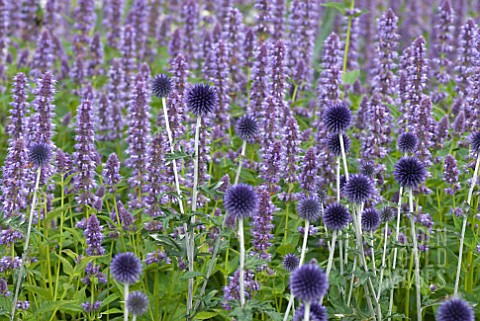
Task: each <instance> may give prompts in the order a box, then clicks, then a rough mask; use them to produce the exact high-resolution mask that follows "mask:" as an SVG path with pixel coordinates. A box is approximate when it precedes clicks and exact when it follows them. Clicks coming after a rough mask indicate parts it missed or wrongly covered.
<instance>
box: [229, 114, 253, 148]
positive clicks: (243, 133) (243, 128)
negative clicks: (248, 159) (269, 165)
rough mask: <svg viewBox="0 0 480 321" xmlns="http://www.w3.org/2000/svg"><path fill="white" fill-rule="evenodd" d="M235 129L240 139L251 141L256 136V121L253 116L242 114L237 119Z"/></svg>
mask: <svg viewBox="0 0 480 321" xmlns="http://www.w3.org/2000/svg"><path fill="white" fill-rule="evenodd" d="M235 131H236V132H237V135H238V137H240V138H241V139H242V140H245V141H247V142H251V141H253V140H254V139H255V137H256V136H257V132H258V122H257V120H256V119H255V117H253V116H250V115H243V116H242V117H240V118H239V119H238V120H237V124H236V125H235Z"/></svg>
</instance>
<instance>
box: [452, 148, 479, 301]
mask: <svg viewBox="0 0 480 321" xmlns="http://www.w3.org/2000/svg"><path fill="white" fill-rule="evenodd" d="M479 163H480V153H478V155H477V162H476V163H475V170H474V171H473V178H472V183H471V184H470V189H469V191H468V198H467V204H468V206H469V207H470V206H471V205H472V195H473V190H474V188H475V185H477V177H478V167H479ZM469 210H470V209H469ZM466 227H467V213H466V214H465V215H464V216H463V223H462V234H461V235H460V247H459V249H458V265H457V275H456V277H455V287H454V289H453V295H457V293H458V284H459V283H460V272H461V270H462V257H463V242H464V241H465V229H466Z"/></svg>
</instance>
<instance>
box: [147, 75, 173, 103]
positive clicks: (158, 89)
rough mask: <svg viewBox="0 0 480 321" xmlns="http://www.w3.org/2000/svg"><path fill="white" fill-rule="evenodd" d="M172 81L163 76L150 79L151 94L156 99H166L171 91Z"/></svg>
mask: <svg viewBox="0 0 480 321" xmlns="http://www.w3.org/2000/svg"><path fill="white" fill-rule="evenodd" d="M172 87H173V85H172V80H171V79H170V77H168V76H167V75H165V74H160V75H156V76H155V77H153V79H152V94H153V95H154V96H155V97H158V98H166V97H168V95H170V92H171V91H172Z"/></svg>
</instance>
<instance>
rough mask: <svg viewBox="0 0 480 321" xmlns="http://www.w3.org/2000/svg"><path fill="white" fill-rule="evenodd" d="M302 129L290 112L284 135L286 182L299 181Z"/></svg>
mask: <svg viewBox="0 0 480 321" xmlns="http://www.w3.org/2000/svg"><path fill="white" fill-rule="evenodd" d="M299 136H300V129H299V127H298V123H297V120H296V119H295V117H294V116H293V113H290V115H289V116H287V122H286V123H285V133H284V135H283V141H284V142H285V158H286V159H285V161H286V165H287V168H286V171H285V173H284V175H283V177H284V179H285V182H286V183H289V184H290V183H294V182H296V181H297V171H298V165H297V163H298V157H297V155H298V154H299V152H300V137H299Z"/></svg>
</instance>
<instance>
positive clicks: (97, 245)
mask: <svg viewBox="0 0 480 321" xmlns="http://www.w3.org/2000/svg"><path fill="white" fill-rule="evenodd" d="M85 238H86V243H87V249H86V251H85V252H86V253H87V255H88V256H95V255H103V254H104V253H105V249H104V248H103V247H102V240H103V238H104V236H103V234H102V227H101V226H100V222H99V221H98V219H97V216H96V215H95V214H93V215H92V216H90V217H89V219H88V221H87V228H86V229H85Z"/></svg>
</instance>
